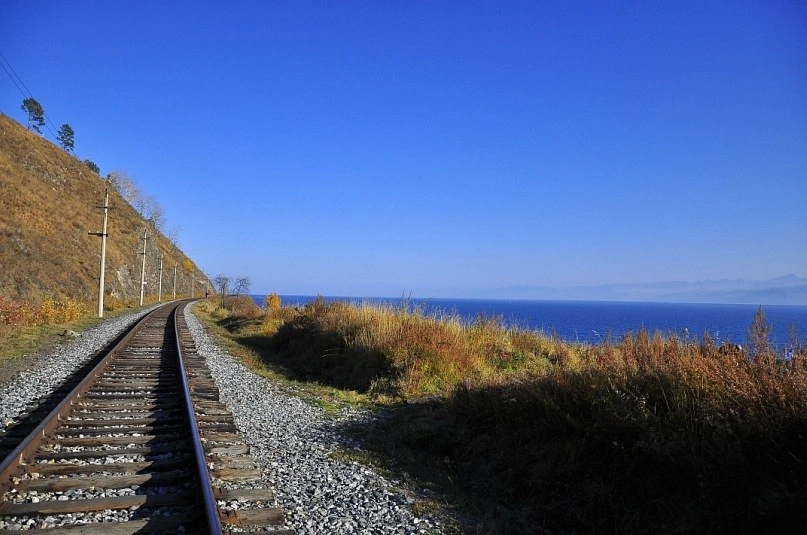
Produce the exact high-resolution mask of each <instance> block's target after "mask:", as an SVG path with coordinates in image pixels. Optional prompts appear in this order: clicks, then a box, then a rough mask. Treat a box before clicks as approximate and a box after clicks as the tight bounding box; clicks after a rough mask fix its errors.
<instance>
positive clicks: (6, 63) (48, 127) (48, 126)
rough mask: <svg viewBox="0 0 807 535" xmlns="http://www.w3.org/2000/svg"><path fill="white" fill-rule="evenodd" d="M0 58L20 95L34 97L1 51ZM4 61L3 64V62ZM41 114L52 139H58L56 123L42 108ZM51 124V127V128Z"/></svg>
mask: <svg viewBox="0 0 807 535" xmlns="http://www.w3.org/2000/svg"><path fill="white" fill-rule="evenodd" d="M0 58H3V61H2V62H0V66H2V67H3V70H4V71H6V74H7V75H8V77H9V78H11V81H12V82H13V83H14V85H15V86H17V89H18V90H19V92H20V93H21V94H22V96H23V97H25V98H34V95H33V94H32V93H31V90H30V89H28V86H27V85H25V82H23V81H22V78H21V77H20V75H19V74H17V71H15V70H14V67H13V66H12V65H11V62H10V61H9V60H8V58H6V57H5V56H4V55H3V53H2V52H0ZM4 62H5V64H4ZM6 65H8V69H7V68H6ZM9 69H11V72H8V70H9ZM11 73H14V76H12V75H11ZM15 76H16V80H15V79H14V77H15ZM17 81H19V82H20V83H19V84H18V83H17ZM20 84H22V87H24V88H25V91H27V92H28V93H27V94H26V93H25V91H23V90H22V88H21V87H20ZM42 116H43V117H44V118H45V128H47V129H48V132H50V135H52V136H53V139H58V136H57V135H56V133H55V132H54V131H53V128H56V125H55V124H53V121H51V120H50V117H48V114H47V113H45V111H44V109H43V110H42ZM48 123H50V125H48ZM51 126H52V127H53V128H51Z"/></svg>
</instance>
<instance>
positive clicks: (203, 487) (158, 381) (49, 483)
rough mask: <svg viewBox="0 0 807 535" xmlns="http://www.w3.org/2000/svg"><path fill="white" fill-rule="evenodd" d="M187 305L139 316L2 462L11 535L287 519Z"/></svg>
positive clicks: (203, 529) (206, 527) (211, 527)
mask: <svg viewBox="0 0 807 535" xmlns="http://www.w3.org/2000/svg"><path fill="white" fill-rule="evenodd" d="M186 304H187V301H181V302H174V303H170V304H168V305H165V306H162V307H160V308H158V309H156V310H155V311H153V312H151V313H150V314H148V315H147V316H145V317H144V318H143V319H141V320H140V321H139V322H137V323H136V324H135V325H134V326H133V327H132V328H131V330H130V331H129V332H128V333H127V334H126V335H125V336H124V337H123V338H122V339H121V341H120V342H119V343H118V344H117V345H115V346H114V347H113V348H112V349H111V350H110V351H109V352H108V354H107V355H106V356H105V357H104V358H103V359H102V360H101V361H100V362H99V363H98V364H97V365H96V366H95V367H94V368H93V369H92V371H90V373H89V374H88V375H87V376H86V377H85V378H84V379H82V380H81V381H80V382H78V384H77V385H76V386H75V387H74V388H73V389H72V391H71V392H70V393H69V394H68V395H67V396H66V397H65V398H64V399H63V400H62V401H61V402H60V403H58V405H56V407H55V408H54V409H53V410H52V411H51V412H50V414H48V416H47V417H45V418H44V419H43V420H42V421H41V422H40V423H39V424H38V425H37V426H36V427H35V428H34V429H33V431H32V432H31V433H30V434H28V436H26V437H25V438H24V439H23V440H22V441H21V442H20V443H19V445H17V446H16V448H14V450H13V451H12V452H11V453H9V454H8V455H7V456H6V458H5V459H4V460H3V461H2V462H0V534H4V533H15V532H20V533H71V532H72V533H81V534H101V533H103V534H112V535H114V534H123V533H205V534H221V533H228V532H231V531H234V530H249V531H253V530H256V529H260V530H264V531H267V530H270V529H271V528H270V526H272V525H277V524H279V523H282V521H283V513H282V511H281V510H279V509H277V508H275V507H273V503H274V496H273V494H272V492H271V490H269V489H263V488H260V487H259V488H254V487H255V481H256V480H257V479H258V478H259V475H260V474H259V473H258V472H257V469H256V466H255V463H254V461H253V460H252V459H251V457H249V456H248V451H249V448H248V446H247V445H246V444H244V443H243V442H242V441H241V439H240V438H239V436H238V434H237V432H236V429H235V426H234V425H233V420H232V415H230V414H229V412H228V411H227V410H226V408H225V407H224V406H223V405H222V404H221V403H220V402H219V401H218V389H217V388H216V387H215V384H214V383H213V380H212V377H211V376H210V373H209V370H208V369H207V367H206V365H205V363H204V360H203V359H202V358H201V357H199V356H198V355H197V354H196V350H195V347H194V345H193V341H192V339H191V337H190V336H189V334H187V328H186V326H185V322H184V317H183V315H182V309H183V308H184V306H185V305H186ZM245 487H246V488H245ZM273 533H278V534H279V533H286V534H288V533H291V532H288V531H275V532H273Z"/></svg>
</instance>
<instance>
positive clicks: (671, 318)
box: [253, 295, 807, 348]
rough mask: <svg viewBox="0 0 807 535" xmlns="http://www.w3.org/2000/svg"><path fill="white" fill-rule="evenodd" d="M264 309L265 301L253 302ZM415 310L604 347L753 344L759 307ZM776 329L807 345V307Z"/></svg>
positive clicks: (455, 302) (434, 303)
mask: <svg viewBox="0 0 807 535" xmlns="http://www.w3.org/2000/svg"><path fill="white" fill-rule="evenodd" d="M253 298H254V299H255V301H256V302H257V303H258V304H259V305H261V306H263V299H264V296H262V295H261V296H253ZM281 299H282V302H283V305H284V306H303V305H305V304H306V303H309V302H310V301H311V300H312V299H314V297H311V296H299V295H288V296H281ZM326 299H327V300H328V301H333V300H342V301H348V302H351V303H365V302H370V303H385V304H392V305H394V306H402V305H403V303H404V300H402V299H396V298H356V297H327V298H326ZM407 301H409V305H410V306H413V305H414V306H421V307H422V308H423V311H424V313H425V314H427V315H456V316H459V317H460V318H462V319H463V320H465V321H468V322H473V321H474V320H475V319H476V318H477V317H478V316H479V315H480V314H482V315H485V316H487V317H491V316H495V317H499V318H501V320H502V321H503V322H504V324H505V325H506V326H509V327H518V328H521V329H531V330H539V331H543V332H544V333H546V334H552V333H556V334H557V336H558V337H560V338H561V339H563V340H567V341H571V342H588V343H599V342H602V341H604V340H605V339H606V337H607V336H609V334H610V336H611V337H612V339H613V340H615V341H616V340H619V339H621V338H622V337H623V336H624V335H625V334H626V333H629V332H632V333H637V332H638V331H639V330H640V329H641V328H642V327H644V328H645V329H646V330H647V331H648V332H650V333H651V334H652V333H655V332H656V331H660V332H661V333H662V334H665V335H666V334H670V333H675V334H676V335H678V336H679V337H680V338H682V339H684V338H687V337H689V338H690V339H692V338H697V339H698V340H700V339H702V338H703V334H704V333H705V332H708V333H709V334H710V335H711V336H712V338H713V339H714V340H715V341H716V342H718V343H719V342H723V341H729V342H732V343H735V344H741V345H745V344H746V343H747V336H748V328H749V327H750V325H751V322H752V321H753V319H754V313H755V312H756V311H757V309H758V307H757V306H756V305H717V304H685V303H633V302H603V301H519V300H492V299H485V300H482V299H414V298H413V299H409V300H407ZM764 311H765V316H766V318H767V321H768V323H769V324H770V325H771V327H772V328H773V332H772V336H771V342H772V343H773V344H774V345H776V346H777V347H779V348H784V347H785V346H787V344H788V342H789V330H790V325H791V323H793V324H794V325H795V327H796V333H797V335H798V338H799V340H800V341H801V343H805V340H807V306H783V305H770V306H765V307H764Z"/></svg>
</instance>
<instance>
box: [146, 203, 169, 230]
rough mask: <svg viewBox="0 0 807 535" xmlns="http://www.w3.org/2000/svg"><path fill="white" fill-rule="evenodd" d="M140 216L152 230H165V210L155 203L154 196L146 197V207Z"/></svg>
mask: <svg viewBox="0 0 807 535" xmlns="http://www.w3.org/2000/svg"><path fill="white" fill-rule="evenodd" d="M142 215H143V217H144V218H145V219H146V220H147V221H149V222H151V224H152V225H153V226H154V228H156V229H158V230H160V231H162V230H163V228H165V210H163V207H162V206H160V203H159V202H157V197H155V196H154V195H148V196H147V197H146V206H145V209H144V213H143V214H142Z"/></svg>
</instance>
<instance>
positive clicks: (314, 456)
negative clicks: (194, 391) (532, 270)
mask: <svg viewBox="0 0 807 535" xmlns="http://www.w3.org/2000/svg"><path fill="white" fill-rule="evenodd" d="M185 319H186V321H187V324H188V328H189V330H190V332H191V334H192V335H193V338H194V341H195V342H196V346H197V350H198V351H199V354H201V355H202V356H204V357H205V358H206V359H207V363H208V366H209V367H210V370H211V372H212V374H213V378H214V379H215V381H216V384H217V386H218V388H219V390H220V394H221V400H222V401H223V402H224V403H225V404H226V405H227V406H228V408H229V409H230V411H231V412H232V413H233V416H234V418H235V423H236V426H237V427H238V429H239V432H240V433H241V435H242V436H243V438H244V440H245V442H247V443H248V444H249V445H250V447H251V452H252V455H253V456H254V457H255V460H256V462H257V463H258V465H259V466H260V467H261V471H262V474H263V477H264V478H265V481H266V484H267V485H271V486H273V487H274V488H275V490H276V492H277V501H278V505H279V506H280V507H282V508H283V509H284V510H285V512H286V528H291V529H294V530H296V532H297V533H298V534H312V535H313V534H322V533H339V534H342V533H345V534H350V533H356V534H396V535H397V534H401V535H408V534H416V533H430V534H436V533H442V532H443V529H442V527H441V525H440V524H439V522H437V521H436V520H435V519H432V518H424V517H420V516H418V515H416V514H414V513H413V512H412V509H411V505H412V500H411V499H410V498H408V497H407V496H405V495H404V494H403V493H402V492H400V491H398V490H397V489H395V488H394V487H393V485H392V484H391V482H389V481H387V480H386V479H385V478H384V477H382V476H380V475H378V474H376V473H374V472H373V471H372V470H370V469H368V468H367V467H365V466H362V465H360V464H358V463H352V462H345V461H341V460H338V459H334V458H332V457H331V456H330V453H331V452H333V451H335V450H337V449H338V448H339V446H340V445H343V444H349V443H350V440H349V439H347V438H345V437H342V436H340V435H339V433H338V432H337V431H336V430H335V429H334V428H335V427H336V425H337V422H336V421H334V419H333V418H332V417H328V416H326V415H325V413H324V412H323V411H322V410H320V409H317V408H315V407H312V406H310V405H308V404H307V403H305V402H304V401H302V400H301V399H299V398H297V397H294V396H292V395H289V394H287V393H285V392H284V391H283V390H282V389H281V388H280V387H278V386H277V385H275V384H274V383H272V382H271V381H268V380H267V379H265V378H263V377H260V376H258V375H255V374H254V373H252V372H251V371H250V370H249V369H248V368H247V367H246V366H245V365H244V364H242V363H241V362H239V361H237V360H235V359H234V358H232V357H231V356H230V355H229V354H227V353H226V352H225V351H223V350H222V349H221V348H219V347H218V346H217V345H215V344H214V343H213V342H212V341H211V340H210V338H209V337H208V335H207V333H206V332H205V330H204V328H203V327H202V326H201V324H200V323H199V321H198V320H197V319H196V318H195V317H194V316H193V314H192V310H191V308H190V306H189V308H188V309H187V310H186V314H185ZM362 417H363V416H362V415H361V414H360V413H357V412H355V411H346V412H345V413H344V414H343V416H341V418H340V421H341V422H343V421H344V420H345V419H354V418H362Z"/></svg>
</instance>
